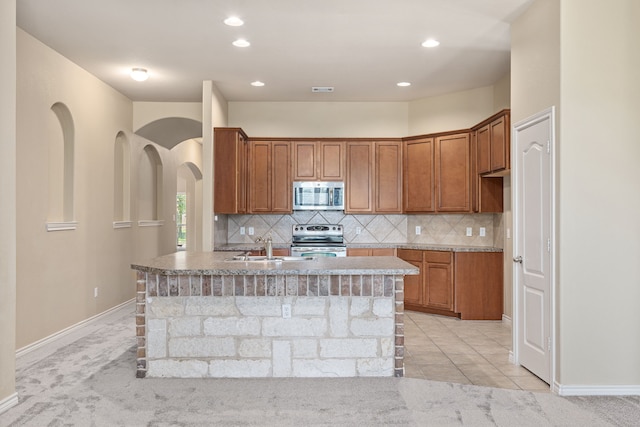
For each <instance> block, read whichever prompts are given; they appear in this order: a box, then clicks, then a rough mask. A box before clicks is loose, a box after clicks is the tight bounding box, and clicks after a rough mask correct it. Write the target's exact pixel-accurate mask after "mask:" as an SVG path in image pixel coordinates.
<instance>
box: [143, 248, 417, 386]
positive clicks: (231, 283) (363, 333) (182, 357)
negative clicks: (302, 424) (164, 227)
mask: <svg viewBox="0 0 640 427" xmlns="http://www.w3.org/2000/svg"><path fill="white" fill-rule="evenodd" d="M235 255H239V254H237V253H232V252H177V253H174V254H170V255H166V256H161V257H158V258H155V259H153V260H150V261H148V262H143V263H137V264H133V265H132V268H133V269H134V270H136V271H137V298H136V300H137V304H136V335H137V346H138V349H137V376H138V377H140V378H142V377H181V378H193V377H203V378H204V377H355V376H397V377H400V376H403V375H404V318H403V311H404V303H403V301H404V293H403V292H404V275H407V274H418V269H417V268H415V267H414V266H412V265H411V264H409V263H406V262H404V261H402V260H400V259H399V258H396V257H345V258H313V259H305V260H301V259H299V260H285V261H272V260H266V261H243V260H234V259H233V258H234V256H235Z"/></svg>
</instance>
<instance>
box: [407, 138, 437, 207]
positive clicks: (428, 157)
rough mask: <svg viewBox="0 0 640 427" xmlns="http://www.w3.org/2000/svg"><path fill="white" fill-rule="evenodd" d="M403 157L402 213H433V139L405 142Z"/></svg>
mask: <svg viewBox="0 0 640 427" xmlns="http://www.w3.org/2000/svg"><path fill="white" fill-rule="evenodd" d="M403 157H404V162H403V165H404V170H403V177H402V182H403V184H404V191H403V199H404V200H403V205H404V211H405V212H407V213H418V212H435V207H436V206H435V193H434V189H435V169H434V166H433V159H434V140H433V138H426V139H419V140H411V141H405V142H404V149H403Z"/></svg>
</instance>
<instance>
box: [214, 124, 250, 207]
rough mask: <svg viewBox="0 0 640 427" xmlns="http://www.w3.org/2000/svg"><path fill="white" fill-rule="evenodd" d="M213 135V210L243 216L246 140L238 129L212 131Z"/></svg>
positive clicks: (244, 205)
mask: <svg viewBox="0 0 640 427" xmlns="http://www.w3.org/2000/svg"><path fill="white" fill-rule="evenodd" d="M213 134H214V141H213V162H214V172H213V210H214V212H216V213H221V214H238V213H246V210H247V205H246V203H247V193H246V191H247V181H246V170H247V137H246V135H245V134H244V133H243V132H242V130H241V129H239V128H215V129H214V130H213Z"/></svg>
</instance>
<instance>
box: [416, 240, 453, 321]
mask: <svg viewBox="0 0 640 427" xmlns="http://www.w3.org/2000/svg"><path fill="white" fill-rule="evenodd" d="M451 257H452V254H451V252H439V251H438V252H436V251H424V272H423V274H424V305H425V306H427V307H429V308H434V309H438V310H446V311H451V312H453V302H454V300H453V274H452V268H451V264H452V260H451Z"/></svg>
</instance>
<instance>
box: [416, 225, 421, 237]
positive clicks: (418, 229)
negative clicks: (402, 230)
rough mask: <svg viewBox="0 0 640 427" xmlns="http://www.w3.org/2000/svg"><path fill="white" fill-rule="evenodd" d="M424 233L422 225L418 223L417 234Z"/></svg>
mask: <svg viewBox="0 0 640 427" xmlns="http://www.w3.org/2000/svg"><path fill="white" fill-rule="evenodd" d="M419 234H422V227H420V226H419V225H416V236H417V235H419Z"/></svg>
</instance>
